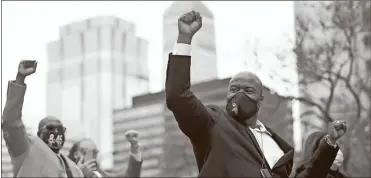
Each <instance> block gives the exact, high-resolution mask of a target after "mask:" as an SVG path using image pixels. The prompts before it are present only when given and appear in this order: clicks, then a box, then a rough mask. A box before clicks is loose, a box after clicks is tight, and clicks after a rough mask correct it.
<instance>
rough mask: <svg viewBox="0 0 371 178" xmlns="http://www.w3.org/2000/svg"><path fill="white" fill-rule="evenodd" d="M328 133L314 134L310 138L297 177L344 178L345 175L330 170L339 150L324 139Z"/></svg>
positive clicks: (297, 170)
mask: <svg viewBox="0 0 371 178" xmlns="http://www.w3.org/2000/svg"><path fill="white" fill-rule="evenodd" d="M326 134H327V133H326V132H314V133H312V134H311V135H309V136H308V139H307V141H306V142H305V146H304V156H303V161H302V163H301V164H300V166H298V168H297V169H296V174H295V177H303V178H309V177H316V178H317V177H318V178H325V177H328V178H332V177H334V178H343V177H345V176H344V174H343V173H341V172H339V171H333V170H330V167H331V165H332V163H333V162H334V160H335V157H336V154H337V152H338V150H339V149H338V148H337V149H336V148H333V147H331V146H329V145H328V144H327V143H326V142H325V141H324V140H323V139H322V138H323V137H324V136H325V135H326Z"/></svg>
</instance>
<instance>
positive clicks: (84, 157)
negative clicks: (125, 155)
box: [68, 130, 142, 178]
mask: <svg viewBox="0 0 371 178" xmlns="http://www.w3.org/2000/svg"><path fill="white" fill-rule="evenodd" d="M125 136H126V139H127V140H128V141H129V143H130V146H131V149H130V158H129V164H128V167H127V169H126V171H125V172H124V171H123V172H118V173H109V172H106V171H104V170H102V169H101V168H100V167H99V165H98V164H97V161H96V160H97V156H98V149H97V145H96V144H95V143H94V141H93V140H91V139H87V138H86V139H82V140H80V141H78V142H76V143H75V144H73V146H72V148H71V150H70V153H69V155H68V158H70V159H71V160H72V161H73V162H75V163H76V164H77V165H78V166H79V168H80V169H81V171H82V172H83V174H84V177H130V178H134V177H140V173H141V168H142V158H141V152H140V150H139V144H138V131H136V130H129V131H127V132H126V133H125Z"/></svg>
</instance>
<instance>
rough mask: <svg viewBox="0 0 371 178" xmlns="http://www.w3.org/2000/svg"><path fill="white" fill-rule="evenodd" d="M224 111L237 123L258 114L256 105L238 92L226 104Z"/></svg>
mask: <svg viewBox="0 0 371 178" xmlns="http://www.w3.org/2000/svg"><path fill="white" fill-rule="evenodd" d="M226 109H227V112H228V113H229V114H230V115H231V116H232V117H233V118H235V119H236V120H237V121H245V120H248V119H250V118H251V117H252V116H254V115H255V114H256V113H257V112H258V103H257V102H256V101H254V100H252V99H251V98H250V97H248V96H247V95H246V94H244V93H242V92H239V93H236V94H235V95H234V96H233V97H232V98H231V99H230V100H229V101H228V102H227V106H226Z"/></svg>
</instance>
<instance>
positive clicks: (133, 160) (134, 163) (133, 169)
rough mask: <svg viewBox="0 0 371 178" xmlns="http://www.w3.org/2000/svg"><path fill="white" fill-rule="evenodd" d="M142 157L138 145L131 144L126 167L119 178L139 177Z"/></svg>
mask: <svg viewBox="0 0 371 178" xmlns="http://www.w3.org/2000/svg"><path fill="white" fill-rule="evenodd" d="M142 163H143V160H142V155H141V152H140V149H139V145H138V144H132V145H131V149H130V157H129V163H128V167H127V169H126V171H125V173H124V176H121V177H140V173H141V169H142Z"/></svg>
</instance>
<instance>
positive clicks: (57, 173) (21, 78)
mask: <svg viewBox="0 0 371 178" xmlns="http://www.w3.org/2000/svg"><path fill="white" fill-rule="evenodd" d="M36 67H37V62H36V61H31V60H23V61H21V62H20V63H19V66H18V73H17V76H16V80H15V81H10V82H9V84H8V91H7V100H6V103H5V107H4V111H3V117H2V118H1V120H2V129H3V136H4V140H5V143H6V146H7V147H8V151H9V154H10V157H11V162H12V165H13V174H14V176H15V177H83V174H82V172H81V170H80V169H79V168H78V167H77V165H76V164H75V163H74V162H72V161H71V160H69V159H68V158H66V157H64V156H63V155H62V154H59V150H60V149H61V148H62V147H63V144H64V141H65V138H64V136H65V135H64V133H65V131H66V128H64V127H63V124H62V122H61V121H60V120H59V119H58V118H56V117H53V116H47V117H46V118H44V119H42V120H41V121H40V123H39V127H38V131H37V137H36V136H32V135H28V134H27V132H26V128H25V126H24V124H23V121H22V107H23V101H24V95H25V92H26V88H27V86H26V84H25V79H26V77H27V76H28V75H31V74H33V73H35V72H36Z"/></svg>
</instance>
